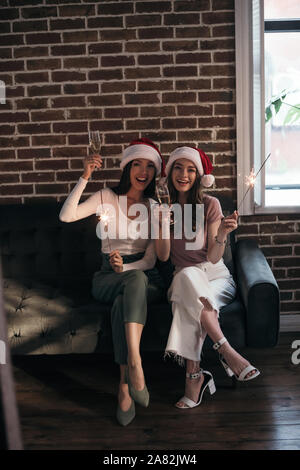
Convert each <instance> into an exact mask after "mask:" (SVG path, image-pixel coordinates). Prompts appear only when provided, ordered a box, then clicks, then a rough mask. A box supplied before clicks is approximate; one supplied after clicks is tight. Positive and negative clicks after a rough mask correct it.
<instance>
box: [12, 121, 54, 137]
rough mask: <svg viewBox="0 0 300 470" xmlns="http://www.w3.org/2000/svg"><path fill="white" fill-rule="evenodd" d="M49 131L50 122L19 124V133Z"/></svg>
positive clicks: (43, 132) (42, 132)
mask: <svg viewBox="0 0 300 470" xmlns="http://www.w3.org/2000/svg"><path fill="white" fill-rule="evenodd" d="M48 132H49V133H50V124H19V125H18V133H19V134H30V135H31V134H45V133H48Z"/></svg>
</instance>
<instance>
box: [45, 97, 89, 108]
mask: <svg viewBox="0 0 300 470" xmlns="http://www.w3.org/2000/svg"><path fill="white" fill-rule="evenodd" d="M74 106H75V107H80V106H82V107H84V106H85V97H84V96H76V100H74V98H73V97H71V96H60V97H58V98H52V99H51V107H52V108H72V107H74ZM44 107H45V106H44Z"/></svg>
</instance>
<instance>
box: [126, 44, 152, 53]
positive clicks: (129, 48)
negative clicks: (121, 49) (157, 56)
mask: <svg viewBox="0 0 300 470" xmlns="http://www.w3.org/2000/svg"><path fill="white" fill-rule="evenodd" d="M125 51H126V52H145V51H147V52H158V51H160V43H159V41H147V42H143V41H131V42H127V43H126V44H125Z"/></svg>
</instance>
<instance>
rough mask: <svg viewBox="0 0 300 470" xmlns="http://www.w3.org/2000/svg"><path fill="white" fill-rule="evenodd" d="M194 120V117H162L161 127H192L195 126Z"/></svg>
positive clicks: (195, 120)
mask: <svg viewBox="0 0 300 470" xmlns="http://www.w3.org/2000/svg"><path fill="white" fill-rule="evenodd" d="M196 122H197V119H196V118H194V119H193V118H180V119H175V118H174V119H172V118H171V119H163V120H162V127H163V128H164V129H184V128H194V127H195V126H196Z"/></svg>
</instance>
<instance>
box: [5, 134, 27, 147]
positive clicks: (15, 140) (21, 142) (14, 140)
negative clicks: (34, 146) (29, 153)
mask: <svg viewBox="0 0 300 470" xmlns="http://www.w3.org/2000/svg"><path fill="white" fill-rule="evenodd" d="M29 144H30V141H29V137H15V136H14V137H0V147H3V148H5V147H28V146H29Z"/></svg>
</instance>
